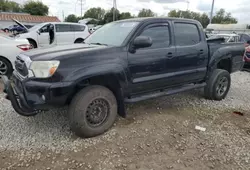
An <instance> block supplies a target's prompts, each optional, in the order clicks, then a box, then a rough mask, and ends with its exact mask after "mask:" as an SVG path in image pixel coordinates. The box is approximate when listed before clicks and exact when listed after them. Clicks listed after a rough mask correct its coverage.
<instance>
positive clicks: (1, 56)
mask: <svg viewBox="0 0 250 170" xmlns="http://www.w3.org/2000/svg"><path fill="white" fill-rule="evenodd" d="M0 58H3V59H5V60H7V61H8V62H9V64H10V65H11V68H12V70H13V66H12V63H11V61H10V60H9V59H8V58H6V57H4V56H1V55H0Z"/></svg>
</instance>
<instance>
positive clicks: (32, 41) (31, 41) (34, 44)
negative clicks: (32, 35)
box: [28, 40, 37, 48]
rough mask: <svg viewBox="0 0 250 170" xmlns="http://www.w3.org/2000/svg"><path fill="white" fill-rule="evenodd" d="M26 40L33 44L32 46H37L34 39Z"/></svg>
mask: <svg viewBox="0 0 250 170" xmlns="http://www.w3.org/2000/svg"><path fill="white" fill-rule="evenodd" d="M28 41H29V43H30V45H32V46H33V48H37V44H36V42H35V41H34V40H28Z"/></svg>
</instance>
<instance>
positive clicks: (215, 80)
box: [204, 69, 231, 100]
mask: <svg viewBox="0 0 250 170" xmlns="http://www.w3.org/2000/svg"><path fill="white" fill-rule="evenodd" d="M230 86H231V77H230V74H229V72H228V71H226V70H221V69H216V70H214V71H213V73H212V74H211V75H210V77H209V79H208V81H207V86H206V87H205V89H204V92H205V97H206V98H207V99H210V100H222V99H224V98H225V97H226V96H227V94H228V91H229V89H230Z"/></svg>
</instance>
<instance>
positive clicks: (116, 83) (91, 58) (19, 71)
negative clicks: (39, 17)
mask: <svg viewBox="0 0 250 170" xmlns="http://www.w3.org/2000/svg"><path fill="white" fill-rule="evenodd" d="M223 42H224V41H223ZM223 42H222V41H219V40H206V36H205V33H204V32H203V28H202V26H201V24H200V23H199V22H198V21H195V20H188V19H177V18H135V19H128V20H121V21H116V22H112V23H109V24H106V25H104V26H103V27H102V28H100V29H98V30H97V31H96V32H94V33H93V34H92V35H90V36H89V37H88V38H87V39H86V40H85V41H84V43H82V44H72V45H67V46H56V47H51V48H46V49H35V50H30V51H29V52H26V53H23V54H20V55H19V56H17V58H16V61H15V68H16V69H15V71H14V72H13V75H12V76H11V77H10V78H8V77H6V76H3V78H2V79H3V81H4V84H5V90H4V91H5V93H7V95H6V98H7V99H9V100H10V101H11V103H12V106H13V108H14V109H15V111H16V112H17V113H19V114H20V115H23V116H33V115H36V114H38V113H39V114H42V113H40V111H43V110H48V109H50V108H55V107H60V106H65V105H69V109H68V114H69V119H70V121H69V122H70V127H71V129H72V130H73V131H74V132H75V134H76V135H78V136H80V137H93V136H97V135H100V134H102V133H104V132H105V131H107V130H108V129H109V128H111V127H112V125H113V124H114V122H115V120H116V117H117V115H120V116H122V117H126V114H127V113H126V111H125V110H126V109H125V103H134V102H138V101H142V100H146V99H151V98H155V97H160V96H164V95H171V94H175V93H179V92H183V91H187V90H192V89H197V88H204V95H205V97H206V98H207V99H211V100H222V99H224V98H225V97H226V95H227V94H228V91H229V89H230V84H231V78H230V74H231V73H233V72H235V71H239V70H241V69H242V67H243V65H244V60H243V55H244V51H245V48H244V44H243V43H223Z"/></svg>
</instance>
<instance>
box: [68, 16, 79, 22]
mask: <svg viewBox="0 0 250 170" xmlns="http://www.w3.org/2000/svg"><path fill="white" fill-rule="evenodd" d="M65 22H78V19H77V17H76V16H75V15H74V14H70V15H68V16H67V17H66V18H65Z"/></svg>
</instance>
